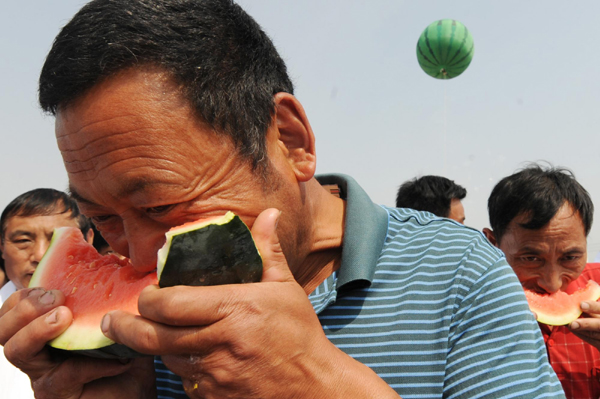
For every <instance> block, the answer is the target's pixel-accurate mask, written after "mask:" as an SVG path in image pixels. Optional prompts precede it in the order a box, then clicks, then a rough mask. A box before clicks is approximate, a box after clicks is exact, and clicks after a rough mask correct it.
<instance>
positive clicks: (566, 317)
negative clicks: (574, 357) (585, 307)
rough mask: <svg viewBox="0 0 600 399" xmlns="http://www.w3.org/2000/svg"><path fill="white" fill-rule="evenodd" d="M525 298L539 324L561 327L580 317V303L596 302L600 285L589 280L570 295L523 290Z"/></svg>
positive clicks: (561, 292) (599, 293)
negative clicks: (541, 293)
mask: <svg viewBox="0 0 600 399" xmlns="http://www.w3.org/2000/svg"><path fill="white" fill-rule="evenodd" d="M525 296H526V297H527V302H528V303H529V308H530V309H531V311H532V312H534V313H535V314H536V315H537V320H538V321H539V322H540V323H543V324H548V325H551V326H562V325H565V324H569V323H570V322H572V321H573V320H575V319H577V318H578V317H579V316H581V313H582V310H581V307H580V305H579V304H580V303H581V302H583V301H597V300H598V298H600V285H598V284H597V283H596V282H595V281H592V280H590V281H588V283H587V285H586V286H585V287H584V288H581V289H579V290H577V291H576V292H574V293H573V294H571V295H569V294H567V293H566V292H564V291H558V292H555V293H554V294H543V295H540V294H536V293H535V292H533V291H529V290H525Z"/></svg>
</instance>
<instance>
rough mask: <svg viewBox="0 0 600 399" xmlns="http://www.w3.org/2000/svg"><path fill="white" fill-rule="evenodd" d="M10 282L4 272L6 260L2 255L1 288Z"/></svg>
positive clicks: (0, 263) (0, 261)
mask: <svg viewBox="0 0 600 399" xmlns="http://www.w3.org/2000/svg"><path fill="white" fill-rule="evenodd" d="M7 282H8V278H7V277H6V272H5V271H4V259H2V256H1V255H0V288H2V287H3V286H4V284H6V283H7Z"/></svg>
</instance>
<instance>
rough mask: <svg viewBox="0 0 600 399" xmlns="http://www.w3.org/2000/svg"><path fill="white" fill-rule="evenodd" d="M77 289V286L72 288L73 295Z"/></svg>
mask: <svg viewBox="0 0 600 399" xmlns="http://www.w3.org/2000/svg"><path fill="white" fill-rule="evenodd" d="M75 291H77V287H73V289H72V290H71V295H73V294H74V293H75Z"/></svg>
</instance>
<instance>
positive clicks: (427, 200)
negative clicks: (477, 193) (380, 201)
mask: <svg viewBox="0 0 600 399" xmlns="http://www.w3.org/2000/svg"><path fill="white" fill-rule="evenodd" d="M466 196H467V190H466V189H465V188H464V187H462V186H460V185H458V184H456V183H454V181H452V180H450V179H447V178H445V177H442V176H431V175H429V176H422V177H418V178H414V179H412V180H409V181H406V182H404V183H402V185H401V186H400V188H399V189H398V194H397V195H396V207H397V208H411V209H416V210H418V211H428V212H431V213H433V214H434V215H437V216H441V217H448V215H449V214H450V205H451V202H452V200H453V199H459V200H462V199H463V198H465V197H466Z"/></svg>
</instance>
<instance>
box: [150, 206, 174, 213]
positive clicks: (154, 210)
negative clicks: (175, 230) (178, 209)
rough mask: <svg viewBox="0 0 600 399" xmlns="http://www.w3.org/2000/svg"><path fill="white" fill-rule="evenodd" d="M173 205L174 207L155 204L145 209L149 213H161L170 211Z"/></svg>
mask: <svg viewBox="0 0 600 399" xmlns="http://www.w3.org/2000/svg"><path fill="white" fill-rule="evenodd" d="M172 207H173V205H160V206H153V207H150V208H146V209H145V211H146V213H149V214H154V215H159V214H161V213H164V212H166V211H168V210H169V209H171V208H172Z"/></svg>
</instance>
